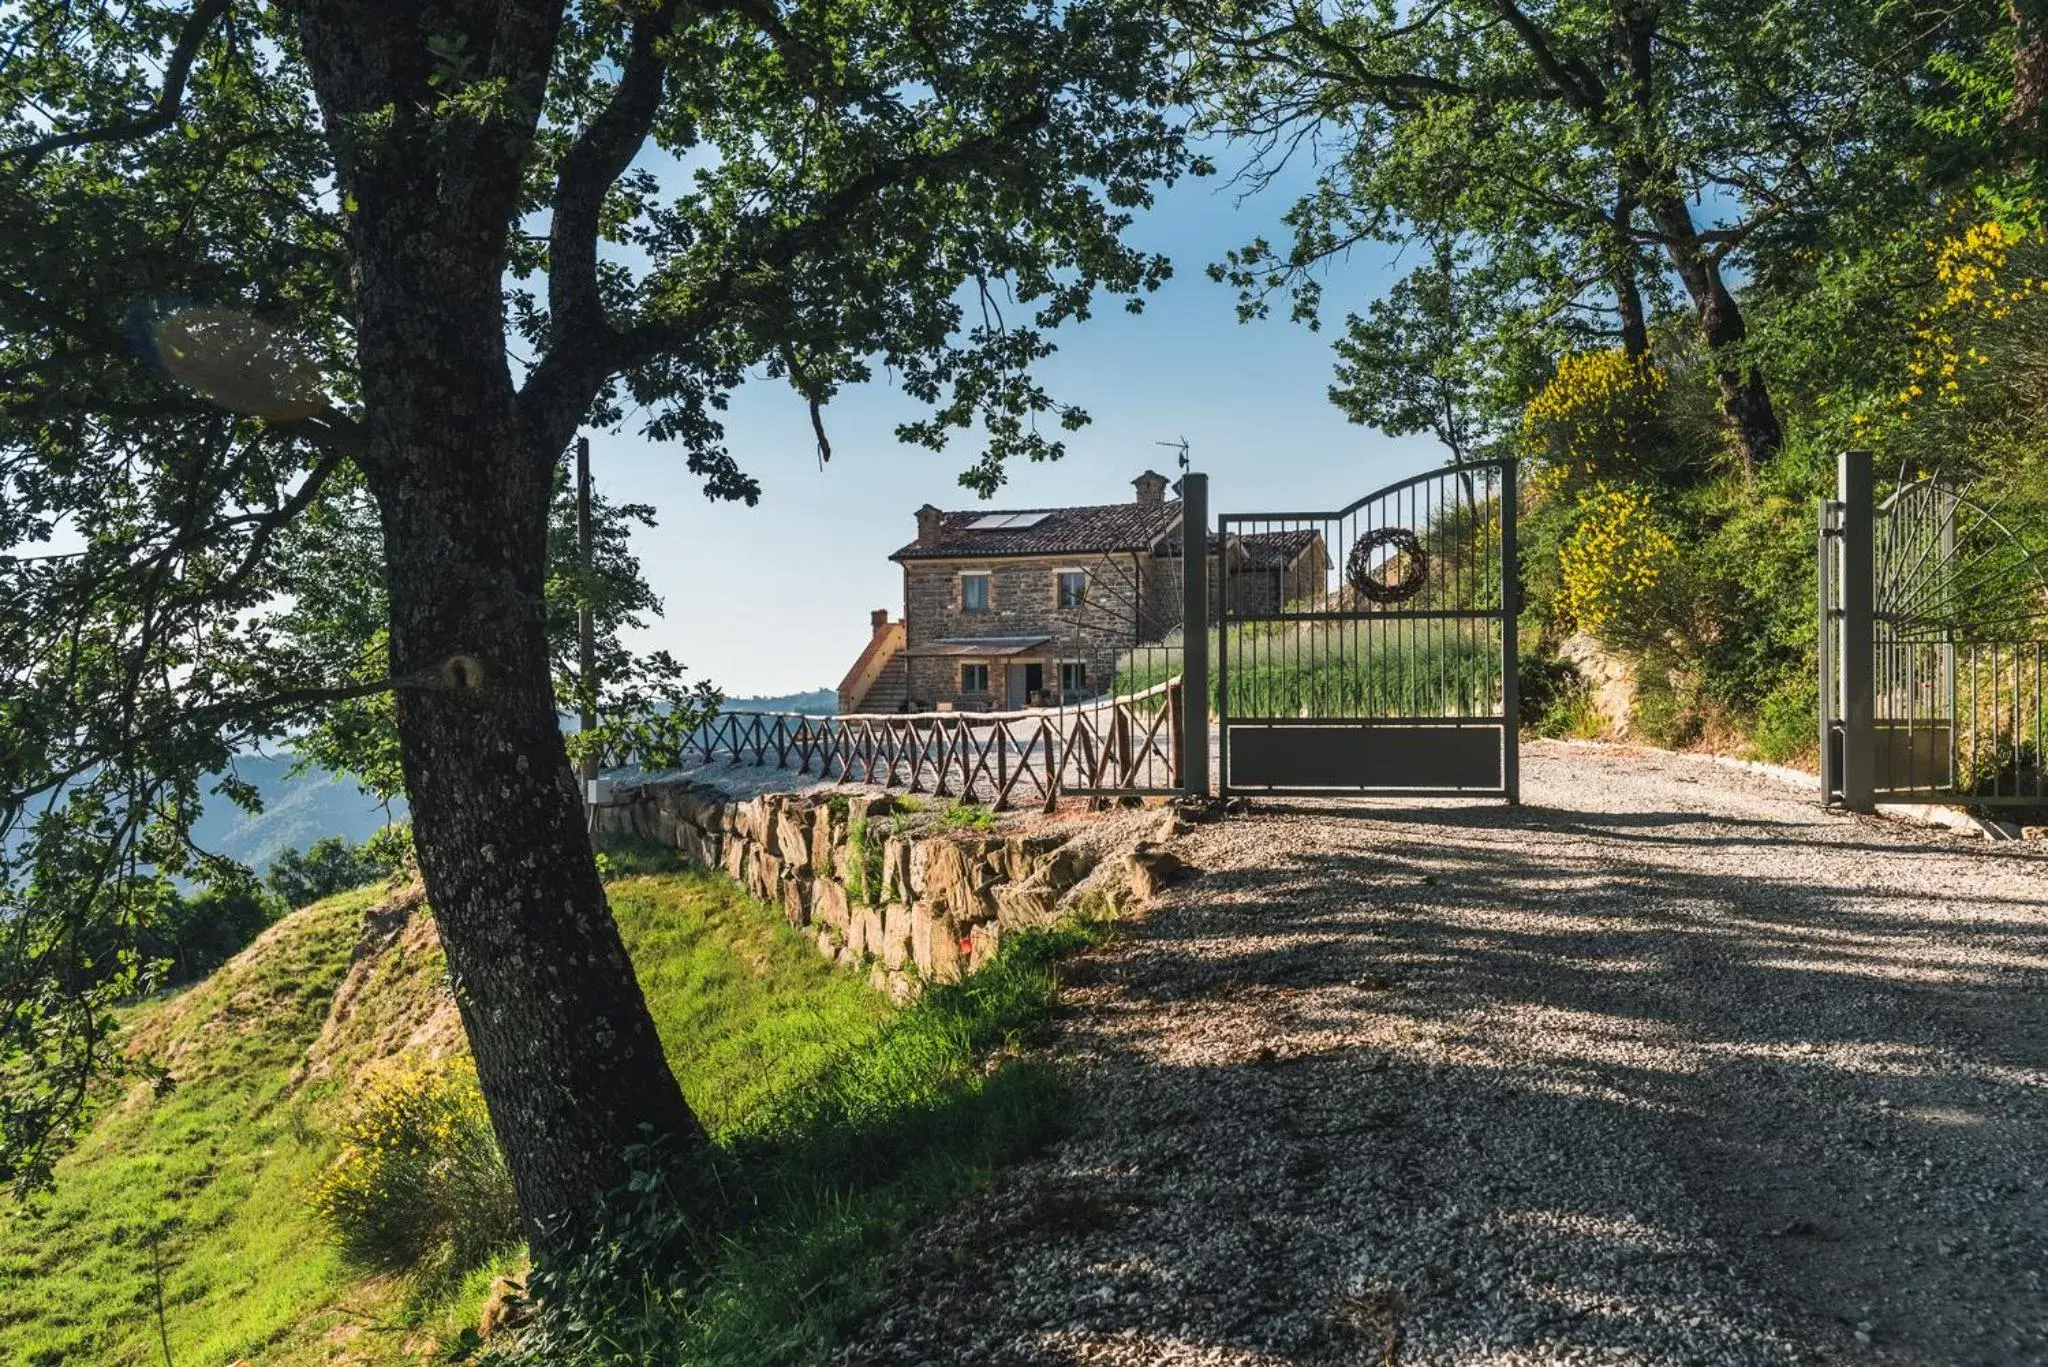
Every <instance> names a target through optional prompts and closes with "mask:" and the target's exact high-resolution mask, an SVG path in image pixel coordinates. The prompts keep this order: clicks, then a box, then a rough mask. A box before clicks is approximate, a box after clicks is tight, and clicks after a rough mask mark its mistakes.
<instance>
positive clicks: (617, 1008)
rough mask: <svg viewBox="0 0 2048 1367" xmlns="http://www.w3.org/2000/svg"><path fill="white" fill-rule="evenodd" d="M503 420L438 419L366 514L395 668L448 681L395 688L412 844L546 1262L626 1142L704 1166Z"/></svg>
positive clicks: (573, 1237)
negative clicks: (591, 795) (382, 576)
mask: <svg viewBox="0 0 2048 1367" xmlns="http://www.w3.org/2000/svg"><path fill="white" fill-rule="evenodd" d="M506 397H507V398H508V399H509V394H508V395H507V396H506ZM508 415H509V404H507V405H505V406H504V407H503V408H502V409H501V411H500V413H499V414H498V415H497V417H498V420H497V421H495V422H492V421H489V420H488V419H487V418H486V417H485V415H481V414H468V413H444V414H442V415H440V418H439V420H437V421H435V422H434V423H433V428H432V430H427V431H422V432H420V434H419V437H418V439H417V442H416V444H415V445H414V446H413V448H412V450H411V451H410V452H408V455H409V457H410V459H409V461H408V464H409V466H410V469H409V471H408V473H407V474H406V476H405V477H403V478H401V479H398V480H395V481H390V482H389V483H388V484H387V487H386V489H385V490H384V491H383V492H382V494H381V498H380V502H381V504H382V507H383V513H384V534H385V548H386V555H387V557H388V559H387V563H388V565H389V566H390V574H391V580H390V584H391V642H392V656H393V662H394V665H395V667H396V670H397V672H398V673H399V674H400V675H407V674H411V673H413V672H416V671H422V670H425V671H436V672H438V673H439V674H440V675H441V677H442V679H443V681H444V683H445V684H446V685H447V686H446V687H443V688H439V689H432V690H406V691H404V692H402V693H401V694H400V696H399V709H398V725H399V736H400V740H401V742H402V746H403V758H404V767H405V782H406V794H407V797H408V798H409V800H410V801H411V804H412V820H413V838H414V842H415V844H416V846H417V848H418V850H419V861H420V869H421V872H422V873H423V874H424V876H425V880H426V888H427V897H428V901H429V902H430V904H431V905H432V907H433V909H434V919H435V922H436V924H437V925H438V927H439V930H440V936H441V943H442V946H443V948H444V949H445V950H446V951H447V956H448V967H449V972H450V974H451V976H452V978H453V980H454V985H455V997H456V1002H457V1005H458V1006H459V1008H460V1009H461V1013H462V1022H463V1026H464V1028H465V1030H466V1031H467V1033H468V1036H469V1044H470V1049H471V1052H472V1053H473V1054H474V1055H475V1057H476V1065H477V1074H478V1077H479V1079H480V1080H481V1082H482V1085H483V1093H484V1099H485V1101H486V1103H487V1104H488V1106H489V1108H490V1113H491V1121H492V1124H493V1126H494V1128H495V1129H496V1131H497V1134H498V1142H499V1145H500V1147H501V1148H502V1149H503V1151H504V1154H505V1161H506V1164H507V1166H508V1167H509V1169H510V1170H511V1174H512V1180H513V1184H514V1186H515V1188H516V1189H517V1191H518V1196H519V1208H520V1212H521V1215H522V1216H523V1218H524V1222H525V1226H526V1233H527V1237H528V1239H529V1241H530V1242H531V1244H532V1246H533V1248H534V1250H535V1252H536V1253H538V1254H541V1255H543V1256H547V1255H557V1254H560V1253H562V1252H564V1251H566V1250H568V1249H569V1248H571V1247H572V1246H573V1245H574V1244H575V1243H576V1242H577V1241H578V1240H579V1238H580V1237H581V1236H582V1235H584V1234H586V1233H587V1232H588V1231H589V1230H590V1228H591V1222H592V1219H593V1217H595V1216H596V1215H598V1213H599V1210H600V1203H601V1199H602V1198H603V1197H604V1196H605V1194H606V1193H608V1192H611V1191H613V1190H615V1189H617V1188H618V1187H620V1186H622V1185H623V1184H624V1183H625V1181H626V1179H627V1177H628V1168H627V1162H626V1150H627V1148H628V1146H629V1145H633V1144H636V1143H643V1142H645V1141H646V1140H648V1139H650V1138H653V1137H654V1136H656V1135H662V1136H667V1138H668V1139H669V1141H670V1143H671V1144H672V1145H673V1146H674V1150H673V1152H672V1153H671V1154H670V1157H671V1159H673V1160H675V1161H676V1162H677V1163H678V1165H679V1166H680V1169H681V1170H682V1171H683V1172H684V1173H685V1174H687V1173H688V1172H690V1171H693V1170H694V1171H696V1172H699V1173H701V1172H702V1171H703V1168H702V1164H703V1162H704V1160H706V1159H707V1158H708V1157H709V1154H708V1152H707V1151H706V1150H707V1141H706V1138H705V1135H704V1132H703V1129H702V1127H701V1126H700V1125H699V1124H698V1123H697V1120H696V1118H695V1117H694V1116H693V1115H692V1114H691V1112H690V1109H689V1107H688V1105H687V1104H686V1103H685V1102H684V1099H683V1096H682V1093H681V1091H680V1090H679V1088H678V1087H677V1085H676V1081H675V1078H674V1076H673V1075H672V1074H671V1073H670V1071H669V1068H668V1064H667V1061H666V1060H665V1058H664V1057H663V1055H662V1052H661V1045H660V1041H659V1040H658V1039H657V1037H656V1035H655V1030H654V1022H653V1019H652V1017H651V1016H650V1015H649V1014H648V1010H647V1006H646V1002H645V1001H644V999H643V998H642V996H641V993H640V988H639V984H638V983H637V982H636V981H635V979H634V976H633V967H632V964H631V963H630V962H629V961H628V960H627V957H626V951H625V946H624V944H623V942H622V941H621V940H620V938H619V931H618V926H617V924H616V923H615V922H614V921H613V919H612V916H611V913H610V910H609V908H608V907H607V906H606V903H605V896H604V889H603V887H602V885H601V884H600V882H599V880H598V876H597V868H596V865H595V862H594V860H593V858H592V852H591V847H590V840H589V837H588V835H587V834H586V832H585V829H584V820H583V805H582V802H581V801H580V799H579V797H578V795H577V791H576V786H575V782H574V778H573V776H572V773H571V770H570V766H569V759H568V753H567V750H566V747H565V746H564V744H563V740H562V733H561V726H560V723H559V721H558V720H557V717H556V713H555V707H554V698H553V695H552V691H551V689H550V686H549V674H548V652H547V638H546V629H545V623H544V615H543V607H542V593H541V589H542V583H543V576H544V567H545V563H546V558H545V557H546V549H545V546H546V509H547V473H546V472H547V471H548V468H549V464H548V462H546V461H545V460H542V459H535V458H532V457H530V456H521V455H513V456H511V457H510V458H508V456H507V452H508V451H512V452H516V451H517V441H518V434H517V433H516V432H514V431H512V430H510V427H511V425H510V424H509V423H508V421H507V420H506V419H507V416H508Z"/></svg>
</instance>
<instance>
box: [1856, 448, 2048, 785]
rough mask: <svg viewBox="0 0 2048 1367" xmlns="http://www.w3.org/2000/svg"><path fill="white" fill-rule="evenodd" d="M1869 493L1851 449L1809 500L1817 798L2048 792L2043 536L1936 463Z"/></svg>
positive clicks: (1869, 476) (2047, 553) (1860, 460)
mask: <svg viewBox="0 0 2048 1367" xmlns="http://www.w3.org/2000/svg"><path fill="white" fill-rule="evenodd" d="M1877 495H1878V490H1877V488H1876V480H1875V474H1874V471H1873V470H1872V468H1871V457H1870V453H1869V452H1867V451H1851V452H1846V453H1844V454H1843V456H1842V457H1841V462H1840V468H1839V472H1838V487H1837V490H1836V497H1835V498H1833V499H1830V500H1823V501H1822V503H1821V509H1820V516H1821V536H1820V557H1819V569H1820V583H1819V593H1820V604H1821V621H1820V628H1821V630H1820V745H1821V773H1822V775H1823V776H1824V780H1825V782H1824V788H1825V794H1826V801H1827V802H1828V803H1829V805H1832V806H1841V807H1845V808H1848V809H1849V810H1851V811H1870V810H1872V809H1873V808H1874V807H1875V806H1876V804H1877V803H1879V802H1961V803H1967V804H1970V805H1972V806H1980V805H1981V806H2041V805H2048V772H2044V767H2043V754H2044V750H2043V746H2044V742H2048V718H2044V715H2043V700H2044V698H2048V684H2044V676H2043V665H2044V662H2048V547H2044V546H2043V545H2040V544H2035V542H2038V541H2039V539H2040V538H2039V537H2035V538H2034V540H2033V541H2030V540H2029V539H2028V538H2027V537H2025V536H2023V535H2022V534H2021V533H2019V532H2017V531H2016V530H2015V529H2014V528H2013V526H2012V525H2010V524H2009V523H2008V522H2007V521H2005V520H2004V519H2002V518H2001V517H1999V515H1998V513H1997V510H1996V508H1995V507H1993V506H1991V505H1990V504H1988V503H1987V502H1985V501H1983V500H1981V499H1979V498H1977V497H1975V496H1973V494H1972V492H1971V490H1970V489H1969V488H1968V487H1967V486H1965V485H1963V484H1961V483H1958V482H1952V481H1950V480H1947V479H1944V478H1942V477H1940V476H1931V477H1925V478H1918V479H1904V478H1901V479H1900V480H1899V481H1898V482H1897V483H1896V485H1895V486H1894V487H1893V488H1892V489H1891V490H1889V491H1888V492H1887V494H1886V496H1885V497H1883V498H1882V499H1880V498H1879V497H1878V496H1877Z"/></svg>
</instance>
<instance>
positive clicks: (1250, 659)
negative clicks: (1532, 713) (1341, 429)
mask: <svg viewBox="0 0 2048 1367" xmlns="http://www.w3.org/2000/svg"><path fill="white" fill-rule="evenodd" d="M1217 522H1218V530H1219V535H1218V538H1217V541H1216V543H1215V544H1214V546H1213V547H1212V556H1213V563H1214V565H1215V566H1216V568H1215V570H1214V571H1213V574H1214V576H1215V578H1214V581H1213V582H1214V584H1215V593H1214V595H1213V596H1214V599H1215V616H1216V621H1217V631H1218V640H1217V647H1218V648H1217V650H1216V652H1215V661H1216V702H1217V713H1218V719H1219V723H1220V727H1221V742H1220V752H1219V772H1218V787H1219V788H1220V790H1221V791H1222V792H1223V793H1225V794H1258V793H1270V794H1286V795H1294V796H1321V797H1331V796H1344V795H1363V794H1385V795H1403V796H1411V797H1419V796H1459V797H1502V798H1506V799H1507V800H1508V801H1510V802H1513V801H1516V800H1517V799H1518V796H1519V779H1518V773H1517V752H1516V728H1517V723H1518V720H1519V718H1518V698H1517V684H1516V677H1515V655H1516V637H1515V615H1516V611H1517V605H1516V601H1515V598H1516V594H1515V577H1514V575H1513V573H1512V572H1511V569H1512V566H1513V565H1514V564H1515V470H1514V466H1513V464H1512V463H1511V462H1507V461H1479V462H1472V463H1467V464H1463V465H1453V466H1448V467H1445V468H1442V469H1438V470H1432V471H1430V472H1428V473H1426V474H1421V475H1417V476H1415V477H1414V478H1412V479H1406V480H1402V481H1401V482H1400V483H1398V484H1390V485H1388V486H1387V487H1386V488H1384V489H1381V490H1379V491H1378V492H1377V493H1373V494H1368V495H1367V496H1366V497H1364V498H1362V499H1360V500H1358V501H1357V502H1356V503H1353V504H1351V505H1350V506H1349V507H1347V508H1343V509H1340V510H1339V511H1337V512H1333V513H1226V514H1224V515H1223V516H1222V517H1220V518H1219V519H1217Z"/></svg>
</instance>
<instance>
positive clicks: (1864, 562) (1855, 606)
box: [1835, 451, 1877, 812]
mask: <svg viewBox="0 0 2048 1367" xmlns="http://www.w3.org/2000/svg"><path fill="white" fill-rule="evenodd" d="M1835 486H1836V494H1837V496H1838V497H1839V498H1840V499H1841V503H1842V526H1841V542H1842V585H1841V594H1842V638H1841V639H1842V654H1841V661H1840V665H1841V679H1842V707H1841V714H1842V806H1843V807H1845V808H1847V809H1848V810H1849V811H1852V812H1874V811H1876V810H1877V714H1876V709H1877V697H1876V687H1875V684H1874V682H1873V680H1872V677H1871V675H1872V671H1873V670H1874V669H1875V667H1876V650H1877V637H1876V611H1875V608H1876V605H1875V602H1874V598H1875V596H1876V588H1877V558H1876V549H1875V537H1876V521H1877V500H1876V494H1875V490H1874V488H1873V482H1872V473H1871V460H1870V452H1868V451H1844V452H1842V455H1841V459H1840V462H1839V464H1838V466H1837V468H1836V473H1835Z"/></svg>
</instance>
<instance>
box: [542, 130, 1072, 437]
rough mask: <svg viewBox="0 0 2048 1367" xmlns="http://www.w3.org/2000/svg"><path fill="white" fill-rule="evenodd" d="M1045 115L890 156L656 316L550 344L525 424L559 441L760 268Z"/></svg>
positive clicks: (694, 332)
mask: <svg viewBox="0 0 2048 1367" xmlns="http://www.w3.org/2000/svg"><path fill="white" fill-rule="evenodd" d="M1050 117H1051V114H1050V111H1049V110H1048V109H1047V108H1046V107H1045V106H1044V105H1043V104H1042V103H1041V104H1034V105H1033V106H1032V108H1030V109H1028V110H1026V111H1024V112H1023V113H1020V114H1017V115H1015V116H1014V117H1012V118H1010V119H1008V120H1005V121H1004V122H1003V123H1002V124H1001V125H1000V126H999V127H997V128H996V129H994V130H993V131H991V132H989V133H986V134H984V135H983V136H981V137H977V138H969V139H967V140H966V141H964V142H960V143H956V144H954V145H953V146H951V147H948V148H945V149H944V150H942V151H937V152H930V153H924V154H920V155H916V156H903V157H891V158H889V159H887V160H885V161H883V162H881V163H879V164H878V165H876V166H875V167H873V168H872V169H870V170H868V171H867V172H866V173H864V174H862V175H860V176H857V177H855V178H854V179H853V180H852V181H850V182H849V183H847V184H846V185H844V186H842V187H841V188H840V189H839V190H838V191H837V192H835V193H833V194H831V195H829V196H827V197H826V198H825V200H824V201H823V203H821V204H820V205H819V206H818V208H817V211H816V212H815V213H813V214H812V215H811V216H810V217H808V218H806V219H804V220H803V221H801V222H798V223H793V224H790V225H789V226H787V227H785V228H782V229H780V230H778V231H776V232H775V233H773V234H771V235H770V237H769V238H768V240H767V242H766V243H765V244H764V245H763V246H762V248H761V249H760V250H759V251H758V252H756V253H754V254H752V255H751V256H750V257H748V258H747V259H744V260H741V261H737V262H734V263H733V264H731V265H730V266H729V267H728V268H727V269H726V270H725V271H723V272H721V273H720V274H718V275H716V276H715V277H713V278H712V279H711V280H710V281H708V282H707V283H706V284H705V285H704V286H703V288H702V289H701V290H699V291H698V292H697V294H696V297H695V298H693V299H692V300H691V301H690V302H689V303H688V304H687V305H685V306H684V307H682V308H680V309H678V310H676V311H673V312H671V313H668V314H666V315H665V316H663V317H660V318H643V319H642V320H640V321H639V322H637V323H635V324H633V325H632V326H629V327H627V328H624V329H618V328H614V327H612V326H610V325H609V324H607V325H606V326H605V327H604V329H603V332H602V334H601V335H600V336H599V338H597V339H596V340H595V341H594V342H592V343H589V344H584V345H579V346H576V347H574V348H565V347H562V346H556V345H551V346H550V347H549V348H548V353H547V355H546V356H544V357H543V358H542V359H541V362H540V364H539V365H537V366H535V367H534V369H533V372H532V374H530V375H529V376H528V377H527V381H526V384H525V386H524V387H523V388H522V389H521V390H520V392H519V407H520V412H521V415H522V416H523V417H524V418H525V420H526V423H527V426H528V428H529V430H530V431H532V432H533V433H534V435H535V439H536V440H537V441H539V442H540V443H541V444H542V446H543V447H545V449H548V450H558V449H560V448H561V447H563V446H566V445H567V444H568V441H569V437H570V436H571V435H572V434H573V432H574V429H575V425H576V424H577V423H578V422H579V421H581V420H582V417H583V414H584V413H585V411H586V410H588V408H589V407H590V403H591V400H592V399H593V398H595V397H596V395H597V392H598V390H599V389H600V388H601V387H602V386H603V385H604V384H605V382H606V381H607V380H609V379H610V378H611V377H612V376H614V375H618V374H622V373H624V372H626V371H629V370H632V369H634V368H636V367H638V366H641V365H645V364H647V363H648V362H650V361H653V360H655V359H657V358H659V357H661V356H663V355H667V354H670V353H673V352H677V351H680V350H682V349H684V348H685V347H686V346H687V345H688V344H689V343H690V342H691V341H692V340H693V339H694V338H696V337H697V336H698V335H699V334H701V333H702V332H703V331H704V330H705V329H706V328H708V327H710V326H712V324H713V323H714V322H715V321H716V320H717V319H718V317H719V316H720V315H721V313H722V311H724V310H725V309H727V308H729V307H731V305H732V304H733V303H734V302H735V301H736V300H737V299H738V298H739V296H740V294H741V291H742V290H743V289H745V288H746V286H747V284H748V282H749V281H751V280H754V279H756V278H758V277H760V276H762V275H764V274H765V275H776V274H780V273H781V272H783V271H785V270H787V269H788V267H789V266H790V265H791V264H792V263H793V262H795V261H796V260H797V259H798V258H799V257H801V256H803V255H804V254H805V253H807V252H809V251H812V250H814V249H816V248H818V247H820V246H822V245H825V244H826V243H828V242H830V241H831V240H832V237H833V236H834V234H835V233H837V232H838V231H839V229H841V228H842V227H844V226H845V224H846V221H847V220H848V219H849V218H851V217H852V216H853V214H855V213H856V212H857V211H859V210H860V209H861V208H863V207H865V206H866V205H867V204H868V203H870V202H871V201H873V200H874V199H875V198H876V197H878V196H880V195H881V194H883V193H884V192H886V191H888V190H890V189H892V188H894V187H896V186H898V185H903V184H906V183H910V182H913V181H918V180H922V179H925V178H928V177H934V176H944V175H949V174H952V173H953V172H955V171H958V170H960V169H962V168H964V167H968V166H971V165H973V164H974V163H976V162H978V161H979V160H981V159H982V158H983V157H984V156H986V155H987V154H988V153H989V152H991V151H994V150H997V149H1000V148H1002V147H1004V146H1006V145H1008V144H1011V143H1013V142H1016V141H1018V140H1020V139H1022V138H1024V137H1027V136H1029V135H1030V134H1031V133H1033V132H1035V131H1036V130H1038V129H1039V128H1042V127H1044V126H1045V123H1046V121H1047V120H1048V119H1049V118H1050Z"/></svg>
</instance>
